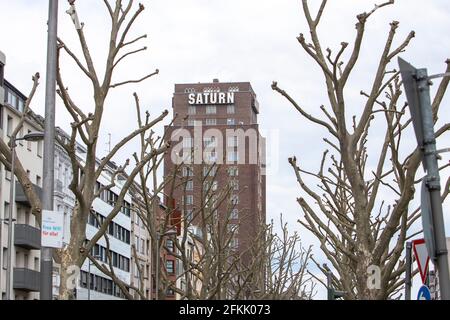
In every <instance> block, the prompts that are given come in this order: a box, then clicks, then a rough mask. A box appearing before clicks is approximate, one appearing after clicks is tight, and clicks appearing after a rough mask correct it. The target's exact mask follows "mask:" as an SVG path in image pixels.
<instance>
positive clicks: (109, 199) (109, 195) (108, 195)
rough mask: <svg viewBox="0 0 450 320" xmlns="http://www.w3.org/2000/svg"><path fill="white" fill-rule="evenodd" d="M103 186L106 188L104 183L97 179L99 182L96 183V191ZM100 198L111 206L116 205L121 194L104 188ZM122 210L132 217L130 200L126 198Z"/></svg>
mask: <svg viewBox="0 0 450 320" xmlns="http://www.w3.org/2000/svg"><path fill="white" fill-rule="evenodd" d="M101 188H104V185H103V184H101V183H100V182H98V181H97V183H96V184H95V192H97V191H98V190H100V189H101ZM99 198H100V199H101V200H103V201H104V202H106V203H108V204H109V205H111V206H115V205H116V202H117V201H118V200H119V196H118V195H117V194H116V193H115V192H113V191H111V190H103V191H102V192H100V195H99ZM120 212H122V213H123V214H124V215H126V216H128V217H130V214H131V204H130V203H129V202H128V201H125V200H124V201H123V205H122V208H121V209H120Z"/></svg>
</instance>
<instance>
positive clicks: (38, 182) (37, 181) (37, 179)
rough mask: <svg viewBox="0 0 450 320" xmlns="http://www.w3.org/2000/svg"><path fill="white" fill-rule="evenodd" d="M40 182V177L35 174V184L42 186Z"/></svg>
mask: <svg viewBox="0 0 450 320" xmlns="http://www.w3.org/2000/svg"><path fill="white" fill-rule="evenodd" d="M41 183H42V178H41V177H40V176H36V185H37V186H39V187H41V186H42V185H41Z"/></svg>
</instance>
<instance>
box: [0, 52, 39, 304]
mask: <svg viewBox="0 0 450 320" xmlns="http://www.w3.org/2000/svg"><path fill="white" fill-rule="evenodd" d="M5 62H6V59H5V56H4V54H3V53H2V52H0V139H2V140H3V141H4V142H6V143H9V141H10V137H11V133H12V132H13V130H14V129H15V127H16V126H17V124H18V123H19V120H20V118H21V116H22V112H23V110H24V106H25V101H26V96H25V95H23V94H22V93H21V92H20V91H19V90H18V89H16V88H15V87H14V86H13V85H12V84H11V83H9V82H8V81H6V80H5V79H4V67H5ZM36 131H40V129H39V126H38V125H37V124H36V123H34V122H33V121H25V123H24V125H23V127H22V129H21V130H20V131H19V134H18V136H17V138H21V137H22V136H23V135H25V134H27V133H30V132H36ZM15 150H16V154H17V158H18V160H19V161H20V162H21V163H22V165H23V167H24V168H25V169H26V171H27V174H28V177H29V179H30V180H31V182H32V183H33V185H34V187H35V189H36V190H37V191H38V193H40V192H41V189H40V187H41V186H42V156H43V144H42V142H39V143H37V142H27V141H17V143H16V148H15ZM11 177H12V175H11V172H10V171H8V170H7V168H6V167H5V166H4V165H3V164H0V292H1V298H2V300H3V299H5V298H6V287H7V285H6V283H7V281H8V279H7V268H8V261H9V259H8V252H9V250H12V251H13V252H12V262H11V263H12V271H11V278H10V281H11V284H12V285H11V292H10V293H11V294H10V297H11V299H15V300H34V299H38V298H39V285H40V283H39V279H40V273H39V271H40V243H41V240H40V228H39V223H38V221H37V220H36V219H35V216H34V215H33V214H32V213H31V206H30V203H29V202H28V200H27V198H26V197H25V194H24V192H23V190H22V187H21V186H20V184H19V183H17V179H15V181H16V183H15V185H16V186H15V201H14V204H13V205H14V208H13V216H12V218H13V226H12V244H11V246H9V245H8V229H9V228H8V224H9V210H10V206H11V203H10V187H11V180H12V179H11ZM10 247H11V248H10Z"/></svg>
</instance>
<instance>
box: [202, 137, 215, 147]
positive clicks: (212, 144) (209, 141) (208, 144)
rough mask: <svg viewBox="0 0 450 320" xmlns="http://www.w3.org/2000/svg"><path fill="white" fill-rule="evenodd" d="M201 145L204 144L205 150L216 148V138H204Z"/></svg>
mask: <svg viewBox="0 0 450 320" xmlns="http://www.w3.org/2000/svg"><path fill="white" fill-rule="evenodd" d="M203 143H204V144H205V148H208V147H211V148H214V147H216V146H217V144H216V137H205V138H204V139H203Z"/></svg>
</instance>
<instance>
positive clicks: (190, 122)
mask: <svg viewBox="0 0 450 320" xmlns="http://www.w3.org/2000/svg"><path fill="white" fill-rule="evenodd" d="M199 122H201V120H195V119H188V122H187V125H188V126H189V127H194V126H197V125H199V124H200V123H199ZM203 124H204V125H205V126H216V125H218V124H220V123H218V121H217V119H215V118H208V119H205V121H204V122H203ZM223 124H226V125H227V126H234V125H236V119H234V118H228V119H226V122H224V123H223ZM239 124H240V125H243V124H244V122H242V121H239Z"/></svg>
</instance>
